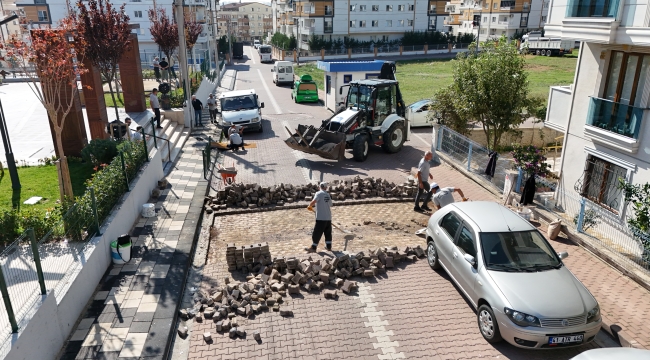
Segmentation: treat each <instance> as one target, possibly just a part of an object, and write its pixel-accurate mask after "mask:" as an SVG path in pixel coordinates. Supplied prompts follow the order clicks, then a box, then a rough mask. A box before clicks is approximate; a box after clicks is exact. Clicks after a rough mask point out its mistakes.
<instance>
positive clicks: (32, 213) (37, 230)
mask: <svg viewBox="0 0 650 360" xmlns="http://www.w3.org/2000/svg"><path fill="white" fill-rule="evenodd" d="M60 219H61V216H60V212H59V209H58V208H57V209H50V210H49V211H47V212H46V213H43V212H40V211H36V210H33V209H30V210H25V211H22V212H21V213H20V227H21V230H22V231H25V230H27V229H34V236H35V237H36V240H40V239H42V238H43V236H45V234H47V233H48V232H49V231H50V230H51V229H52V228H53V227H54V226H55V225H56V223H57V222H58V221H59V220H60Z"/></svg>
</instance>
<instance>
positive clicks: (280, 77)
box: [271, 61, 293, 86]
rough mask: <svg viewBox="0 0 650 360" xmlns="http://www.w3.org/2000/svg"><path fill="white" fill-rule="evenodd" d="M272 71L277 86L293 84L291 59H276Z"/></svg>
mask: <svg viewBox="0 0 650 360" xmlns="http://www.w3.org/2000/svg"><path fill="white" fill-rule="evenodd" d="M271 71H272V72H273V82H274V83H275V86H280V85H281V84H293V65H292V64H291V61H276V62H275V64H274V65H273V69H271Z"/></svg>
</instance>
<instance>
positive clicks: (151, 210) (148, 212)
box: [142, 204, 156, 218]
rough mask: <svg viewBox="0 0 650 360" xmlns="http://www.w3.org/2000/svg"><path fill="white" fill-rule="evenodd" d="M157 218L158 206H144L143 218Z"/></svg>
mask: <svg viewBox="0 0 650 360" xmlns="http://www.w3.org/2000/svg"><path fill="white" fill-rule="evenodd" d="M154 216H156V205H154V204H143V205H142V217H146V218H150V217H154Z"/></svg>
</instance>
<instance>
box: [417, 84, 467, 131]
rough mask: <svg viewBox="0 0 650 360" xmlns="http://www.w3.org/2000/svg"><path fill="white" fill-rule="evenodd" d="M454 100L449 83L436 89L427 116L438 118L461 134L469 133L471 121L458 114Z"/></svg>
mask: <svg viewBox="0 0 650 360" xmlns="http://www.w3.org/2000/svg"><path fill="white" fill-rule="evenodd" d="M456 101H457V99H456V97H455V96H454V92H453V87H452V86H451V85H450V86H447V87H445V88H442V89H440V90H438V91H436V92H435V94H434V95H433V98H432V99H431V107H430V108H429V114H428V116H429V117H431V118H433V119H436V118H439V119H440V120H441V122H442V123H443V124H444V125H445V126H448V127H449V128H450V129H452V130H454V131H456V132H457V133H459V134H461V135H469V133H470V131H471V125H472V122H471V121H467V120H466V119H465V118H463V117H462V116H461V115H460V114H458V112H457V111H456V109H457V105H456Z"/></svg>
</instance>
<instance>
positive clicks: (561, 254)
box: [557, 251, 569, 259]
mask: <svg viewBox="0 0 650 360" xmlns="http://www.w3.org/2000/svg"><path fill="white" fill-rule="evenodd" d="M557 256H558V257H559V258H560V259H566V258H568V257H569V253H568V252H566V251H562V252H559V253H557Z"/></svg>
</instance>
